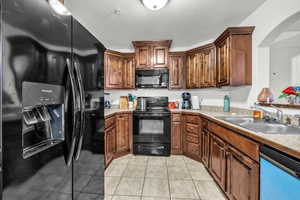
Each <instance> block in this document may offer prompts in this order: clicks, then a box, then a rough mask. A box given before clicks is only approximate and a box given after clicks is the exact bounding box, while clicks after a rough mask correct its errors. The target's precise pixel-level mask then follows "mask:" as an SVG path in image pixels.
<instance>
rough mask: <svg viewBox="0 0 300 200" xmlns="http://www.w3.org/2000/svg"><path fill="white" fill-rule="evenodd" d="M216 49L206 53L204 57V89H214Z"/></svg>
mask: <svg viewBox="0 0 300 200" xmlns="http://www.w3.org/2000/svg"><path fill="white" fill-rule="evenodd" d="M214 55H215V53H214V49H211V50H207V51H204V52H203V54H202V56H203V77H204V80H203V82H204V87H214V86H215V85H216V83H215V82H216V81H215V79H216V78H215V77H216V73H215V71H216V70H215V57H214Z"/></svg>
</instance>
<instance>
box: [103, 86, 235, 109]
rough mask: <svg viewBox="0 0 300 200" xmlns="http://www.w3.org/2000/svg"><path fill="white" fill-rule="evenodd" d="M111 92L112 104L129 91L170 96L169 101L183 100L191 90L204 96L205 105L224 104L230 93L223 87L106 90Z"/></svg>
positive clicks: (144, 94) (136, 94) (147, 94)
mask: <svg viewBox="0 0 300 200" xmlns="http://www.w3.org/2000/svg"><path fill="white" fill-rule="evenodd" d="M105 92H106V93H110V94H111V95H110V99H111V103H112V104H119V98H120V96H127V95H128V93H130V94H132V95H134V96H168V97H169V101H181V99H182V98H181V94H182V93H183V92H189V93H191V95H192V96H199V97H200V98H203V102H202V104H203V105H218V106H222V105H223V98H224V96H225V95H229V93H230V92H229V91H226V90H224V89H222V88H220V89H216V88H212V89H201V90H186V89H184V90H167V89H138V90H105Z"/></svg>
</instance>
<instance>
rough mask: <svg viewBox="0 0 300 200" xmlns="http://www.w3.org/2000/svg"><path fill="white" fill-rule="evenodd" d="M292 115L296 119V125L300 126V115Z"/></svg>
mask: <svg viewBox="0 0 300 200" xmlns="http://www.w3.org/2000/svg"><path fill="white" fill-rule="evenodd" d="M294 117H295V118H296V119H298V126H299V127H300V115H295V116H294Z"/></svg>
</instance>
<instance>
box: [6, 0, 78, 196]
mask: <svg viewBox="0 0 300 200" xmlns="http://www.w3.org/2000/svg"><path fill="white" fill-rule="evenodd" d="M1 11H2V12H1V15H2V21H1V37H2V41H1V42H2V55H3V56H2V59H1V62H2V63H1V66H2V67H3V68H2V73H3V75H2V78H3V80H2V81H1V82H2V101H3V102H2V144H3V148H2V149H3V152H2V155H3V160H2V161H3V162H2V163H3V179H2V181H3V191H2V199H3V200H20V199H22V200H34V199H39V200H46V199H48V200H52V199H55V200H66V199H67V200H71V199H72V168H71V167H67V166H66V164H65V159H64V150H65V149H66V143H64V142H63V143H60V144H59V145H55V146H53V147H51V148H49V149H47V150H45V151H43V152H40V153H38V154H36V155H34V156H31V157H29V158H27V159H24V158H23V155H22V83H23V82H37V83H46V84H53V85H61V86H64V85H65V83H66V77H67V68H66V64H67V63H66V58H68V57H71V17H70V16H60V15H58V14H57V13H55V11H54V10H52V9H51V7H50V6H49V4H48V1H46V0H38V1H37V0H26V1H24V0H9V1H1ZM70 104H72V103H70ZM69 110H70V111H71V110H72V109H69ZM67 115H69V116H65V117H67V118H68V120H69V121H71V119H72V118H73V116H72V113H71V112H68V113H67ZM69 124H70V123H69V122H66V123H65V138H66V140H70V137H71V136H70V132H71V127H69ZM71 164H72V163H71Z"/></svg>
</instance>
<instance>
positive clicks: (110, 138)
mask: <svg viewBox="0 0 300 200" xmlns="http://www.w3.org/2000/svg"><path fill="white" fill-rule="evenodd" d="M115 132H116V129H115V127H114V126H113V127H111V128H109V129H107V130H105V166H106V167H107V166H108V165H109V163H110V162H111V161H112V160H113V158H114V153H115V146H116V139H115V134H116V133H115Z"/></svg>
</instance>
